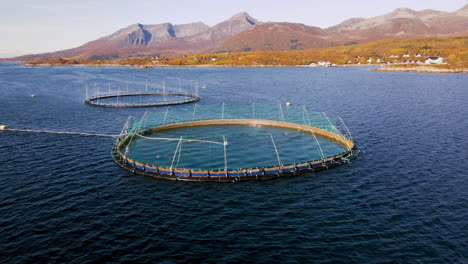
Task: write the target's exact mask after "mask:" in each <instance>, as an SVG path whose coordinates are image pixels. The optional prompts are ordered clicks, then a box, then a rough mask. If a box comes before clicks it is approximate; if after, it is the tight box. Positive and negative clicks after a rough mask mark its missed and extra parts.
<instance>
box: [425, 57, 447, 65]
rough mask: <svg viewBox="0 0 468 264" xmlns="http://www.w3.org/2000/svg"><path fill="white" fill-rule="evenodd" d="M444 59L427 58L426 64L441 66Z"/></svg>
mask: <svg viewBox="0 0 468 264" xmlns="http://www.w3.org/2000/svg"><path fill="white" fill-rule="evenodd" d="M443 62H444V59H443V58H442V57H429V58H427V59H426V64H442V63H443Z"/></svg>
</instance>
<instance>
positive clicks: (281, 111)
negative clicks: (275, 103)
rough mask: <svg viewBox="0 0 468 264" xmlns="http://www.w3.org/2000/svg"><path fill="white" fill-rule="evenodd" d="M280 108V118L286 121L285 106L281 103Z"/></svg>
mask: <svg viewBox="0 0 468 264" xmlns="http://www.w3.org/2000/svg"><path fill="white" fill-rule="evenodd" d="M279 109H280V118H281V120H282V121H283V122H284V113H283V106H282V105H281V104H279Z"/></svg>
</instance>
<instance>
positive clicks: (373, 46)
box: [31, 37, 468, 68]
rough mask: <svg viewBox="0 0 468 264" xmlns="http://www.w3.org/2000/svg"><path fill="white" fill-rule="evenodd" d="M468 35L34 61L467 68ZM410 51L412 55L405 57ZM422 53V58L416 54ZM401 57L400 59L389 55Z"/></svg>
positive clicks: (125, 63) (169, 64) (139, 64)
mask: <svg viewBox="0 0 468 264" xmlns="http://www.w3.org/2000/svg"><path fill="white" fill-rule="evenodd" d="M467 40H468V37H433V38H419V39H387V40H380V41H374V42H368V43H363V44H357V45H348V46H337V47H330V48H320V49H310V50H293V51H248V52H242V53H231V54H224V53H218V54H200V55H191V56H177V57H167V58H158V59H150V58H127V59H116V60H112V61H106V60H103V61H91V60H79V61H77V60H74V59H55V61H51V60H45V61H37V62H33V63H31V64H77V63H82V64H112V65H128V66H142V67H153V66H164V65H167V66H195V65H219V66H262V65H273V66H274V65H285V66H288V65H291V66H292V65H308V64H310V63H311V62H315V63H317V62H318V61H329V62H331V63H336V64H348V63H353V64H354V63H358V62H360V63H361V64H365V63H366V62H367V60H368V59H369V58H372V59H373V62H375V61H376V60H377V59H380V61H388V62H395V63H400V62H402V61H404V60H420V61H424V60H425V58H426V57H429V56H441V57H444V58H446V62H448V66H447V67H464V68H468V42H467ZM405 54H409V55H410V57H404V58H403V57H402V56H403V55H405ZM417 54H420V55H421V56H422V57H415V56H416V55H417ZM391 55H394V56H399V57H398V58H394V57H390V56H391Z"/></svg>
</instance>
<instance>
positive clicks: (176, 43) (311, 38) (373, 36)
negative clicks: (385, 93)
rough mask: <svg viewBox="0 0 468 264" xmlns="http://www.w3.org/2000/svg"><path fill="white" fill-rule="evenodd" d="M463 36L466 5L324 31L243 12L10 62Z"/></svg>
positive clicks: (142, 28)
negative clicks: (208, 22) (209, 22)
mask: <svg viewBox="0 0 468 264" xmlns="http://www.w3.org/2000/svg"><path fill="white" fill-rule="evenodd" d="M454 35H465V36H466V35H468V5H465V6H464V7H463V8H461V9H459V10H457V11H455V12H443V11H436V10H423V11H414V10H411V9H406V8H400V9H396V10H394V11H393V12H390V13H388V14H385V15H382V16H375V17H371V18H351V19H348V20H346V21H344V22H342V23H340V24H338V25H335V26H332V27H329V28H325V29H322V28H319V27H313V26H306V25H303V24H300V23H285V22H281V23H276V22H269V23H262V22H260V21H258V20H256V19H254V18H253V17H251V16H250V15H249V14H247V13H245V12H242V13H239V14H236V15H235V16H233V17H231V18H229V19H228V20H226V21H224V22H221V23H219V24H216V25H214V26H212V27H210V26H208V25H206V24H204V23H203V22H196V23H190V24H182V25H174V24H171V23H163V24H157V25H142V24H134V25H130V26H128V27H126V28H123V29H120V30H118V31H117V32H115V33H113V34H111V35H108V36H105V37H102V38H100V39H97V40H94V41H91V42H88V43H86V44H84V45H82V46H80V47H77V48H73V49H68V50H63V51H57V52H51V53H44V54H35V55H26V56H21V57H17V58H13V59H10V60H38V59H48V58H59V57H66V58H72V57H73V58H79V59H112V58H125V57H132V56H172V55H190V54H200V53H210V52H239V51H248V50H295V49H311V48H322V47H329V46H336V45H350V44H354V43H362V42H368V41H374V40H380V39H389V38H416V37H432V36H454Z"/></svg>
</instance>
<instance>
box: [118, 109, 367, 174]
mask: <svg viewBox="0 0 468 264" xmlns="http://www.w3.org/2000/svg"><path fill="white" fill-rule="evenodd" d="M195 108H196V107H195ZM223 110H224V105H223ZM193 113H194V114H193V118H192V120H189V121H187V120H183V121H175V122H167V120H166V118H167V112H166V114H165V115H164V122H162V121H160V122H159V124H157V125H154V124H149V125H148V124H147V122H149V123H151V122H150V121H149V120H150V119H148V116H144V118H142V119H140V120H138V121H136V122H135V123H134V124H133V128H132V129H130V131H129V132H127V133H123V135H122V136H121V137H120V138H119V139H118V141H117V142H116V144H115V145H114V147H113V149H112V158H113V160H114V162H115V163H116V164H117V165H119V166H120V167H121V168H123V169H125V170H128V171H130V172H132V173H136V174H140V175H146V176H152V177H154V178H163V179H170V180H179V181H213V182H237V181H245V180H267V179H275V178H279V177H288V176H295V175H300V174H305V173H313V172H318V171H323V170H328V169H331V168H334V167H338V166H340V165H342V164H347V163H349V161H350V160H352V159H354V158H355V157H357V155H358V154H359V150H358V148H357V147H356V145H355V143H354V142H353V140H352V139H350V138H348V137H345V136H344V135H343V134H342V133H341V132H339V130H338V129H337V128H336V126H335V125H333V124H332V123H331V122H330V119H329V118H328V117H326V116H325V117H326V118H327V119H328V122H329V123H330V126H329V127H325V126H323V125H316V126H314V125H311V122H310V120H309V121H308V122H288V121H283V120H269V119H224V118H221V119H219V118H218V119H203V117H205V116H203V117H200V119H198V120H197V118H195V109H194V112H193ZM223 117H224V112H223ZM307 118H309V117H307ZM182 119H183V118H182ZM282 119H284V116H283V118H282ZM142 124H144V125H143V127H142ZM343 124H344V123H343ZM127 127H130V126H129V125H128V124H127ZM234 131H238V132H239V133H237V134H236V133H234ZM249 131H250V132H249ZM211 132H213V133H215V135H216V136H211V135H210V133H211ZM251 132H254V134H251V135H247V134H248V133H251ZM216 133H219V134H216ZM281 137H284V139H281ZM243 139H247V141H248V142H250V143H248V144H249V145H245V144H244V143H245V141H242V140H243ZM260 139H261V140H260ZM262 140H264V141H262ZM149 142H150V143H149ZM275 142H276V143H275ZM320 142H322V143H320ZM327 142H328V143H327ZM204 144H205V145H204ZM295 144H296V145H295ZM327 144H328V145H327ZM207 145H209V147H208V146H207ZM288 145H291V146H288ZM208 150H209V153H208ZM314 151H315V152H316V153H315V154H313V155H312V154H310V153H309V152H314ZM158 153H159V154H161V156H165V157H160V155H159V154H158ZM263 153H266V154H263ZM164 154H166V155H164ZM181 155H182V159H181ZM314 155H315V156H314ZM265 157H266V158H265ZM184 158H186V159H188V160H191V162H189V163H187V162H185V163H184V161H183V159H184ZM268 159H269V160H270V161H268ZM181 160H182V162H181V163H179V161H181ZM208 160H209V165H208ZM216 160H218V162H217V164H216ZM179 164H180V165H179ZM244 165H245V166H244Z"/></svg>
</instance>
